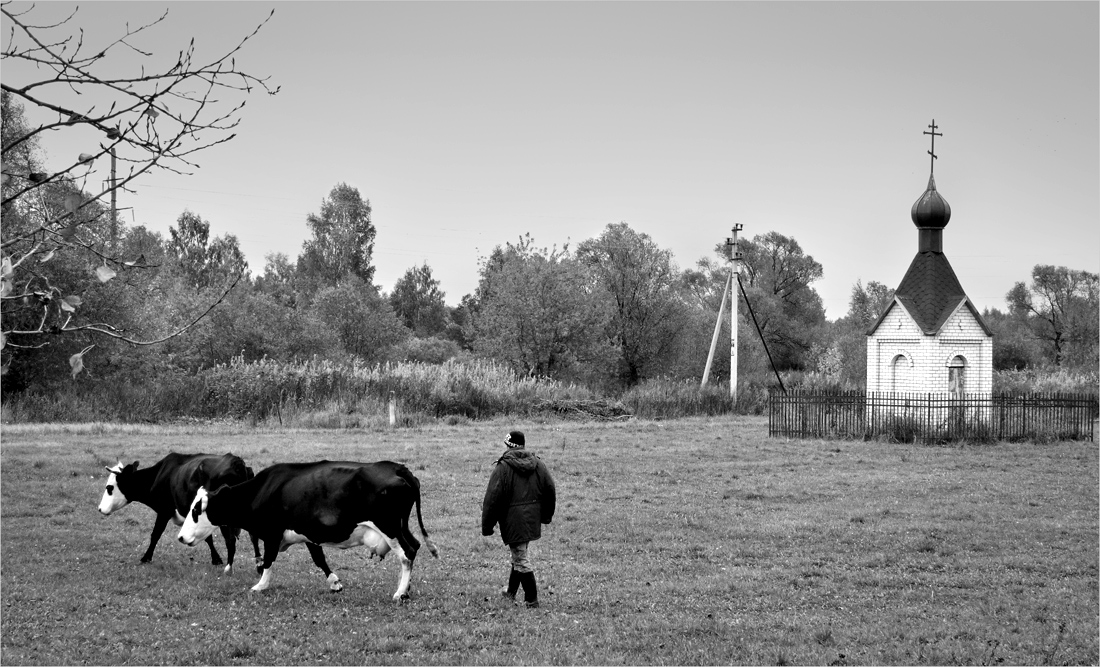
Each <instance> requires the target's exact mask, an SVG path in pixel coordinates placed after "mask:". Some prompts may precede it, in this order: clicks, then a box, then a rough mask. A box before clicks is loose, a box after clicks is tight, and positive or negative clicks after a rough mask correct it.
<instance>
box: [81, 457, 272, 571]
mask: <svg viewBox="0 0 1100 667" xmlns="http://www.w3.org/2000/svg"><path fill="white" fill-rule="evenodd" d="M107 472H109V473H111V474H110V476H108V477H107V486H106V488H105V489H104V491H103V498H102V499H101V500H100V501H99V511H100V512H101V513H103V514H104V515H107V514H110V513H112V512H114V511H115V510H118V509H121V508H123V507H125V506H126V505H127V504H129V503H131V502H139V503H142V504H144V505H148V506H149V507H151V508H152V509H153V511H154V512H156V513H157V519H156V521H155V522H154V523H153V532H152V533H151V534H150V535H149V548H148V549H146V551H145V555H143V556H142V557H141V562H142V563H148V562H149V561H151V560H152V559H153V550H154V549H156V547H157V541H158V540H159V539H160V536H161V534H163V533H164V529H165V528H166V527H167V526H168V522H169V521H173V522H175V523H176V525H183V515H184V514H185V513H186V512H187V510H188V509H190V508H191V501H192V499H194V497H195V492H196V491H198V490H199V489H200V488H201V487H202V485H203V483H216V484H238V483H240V482H244V481H247V480H249V479H251V478H252V477H254V474H253V472H252V468H249V467H248V466H246V465H245V464H244V461H243V460H242V459H241V458H240V457H238V456H234V455H232V454H226V455H225V456H211V455H209V454H177V453H175V452H172V453H171V454H169V455H168V456H165V457H164V458H163V459H161V460H160V461H157V462H156V463H155V464H153V465H152V466H150V467H148V468H144V469H142V470H138V462H137V461H134V462H133V463H131V464H129V465H126V466H123V465H122V462H121V461H119V462H118V464H117V465H116V466H114V467H113V468H107ZM239 534H240V531H239V530H236V529H233V528H222V535H223V536H224V537H225V550H226V552H227V554H226V555H227V557H228V559H229V562H228V564H227V565H226V566H225V571H226V573H229V572H231V571H232V568H233V556H234V553H235V552H236V548H237V535H239ZM206 543H207V544H209V545H210V562H211V563H213V564H214V565H221V564H222V559H221V556H219V555H218V550H217V549H215V548H214V538H213V536H207V538H206ZM252 548H253V549H254V550H255V552H256V571H257V572H259V571H260V563H261V559H260V545H259V541H258V540H257V539H256V538H255V537H252Z"/></svg>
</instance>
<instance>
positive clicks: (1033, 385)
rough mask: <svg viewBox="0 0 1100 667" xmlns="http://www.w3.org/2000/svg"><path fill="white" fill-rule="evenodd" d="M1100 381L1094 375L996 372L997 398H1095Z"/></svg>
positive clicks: (1057, 371) (1058, 370) (1029, 369)
mask: <svg viewBox="0 0 1100 667" xmlns="http://www.w3.org/2000/svg"><path fill="white" fill-rule="evenodd" d="M1098 381H1100V377H1098V373H1097V371H1096V370H1093V371H1079V372H1074V371H1068V370H1065V369H1057V370H1045V371H1044V370H1034V369H1031V368H1026V369H1023V370H1006V371H993V394H994V395H997V394H1011V395H1014V396H1016V395H1024V394H1047V393H1061V394H1095V393H1097V390H1098V385H1100V382H1098Z"/></svg>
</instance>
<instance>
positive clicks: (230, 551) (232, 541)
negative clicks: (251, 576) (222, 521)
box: [211, 526, 241, 574]
mask: <svg viewBox="0 0 1100 667" xmlns="http://www.w3.org/2000/svg"><path fill="white" fill-rule="evenodd" d="M240 532H241V531H240V529H237V528H227V527H225V526H222V537H224V538H225V560H226V565H225V574H232V573H233V556H234V555H236V553H237V535H238V534H239V533H240ZM211 544H213V542H211ZM215 565H217V563H215Z"/></svg>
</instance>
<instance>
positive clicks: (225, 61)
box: [0, 8, 1100, 394]
mask: <svg viewBox="0 0 1100 667" xmlns="http://www.w3.org/2000/svg"><path fill="white" fill-rule="evenodd" d="M4 12H5V17H7V18H8V19H9V21H11V22H12V23H13V24H14V26H15V28H17V29H19V30H22V31H24V32H26V34H27V35H28V36H34V41H32V42H31V46H25V47H20V46H18V44H16V43H14V42H13V43H12V44H10V45H8V46H6V47H5V52H4V56H5V58H18V57H26V58H29V59H36V58H41V57H42V55H41V53H40V52H39V51H38V49H37V47H35V46H34V44H36V43H43V41H42V40H41V38H39V36H38V35H37V34H36V33H35V32H34V31H35V30H36V29H35V28H33V27H32V26H30V24H24V23H23V22H22V16H21V15H17V14H11V13H10V12H9V11H8V9H7V8H5V9H4ZM162 18H163V17H162ZM261 25H262V24H261ZM51 27H52V28H55V29H56V28H63V27H64V23H61V24H57V25H54V26H51ZM149 27H150V26H145V27H143V28H139V29H137V30H133V31H130V30H129V28H128V29H127V30H128V34H127V37H131V36H132V35H134V34H137V33H140V32H141V31H142V30H145V29H147V28H149ZM258 29H259V28H257V30H258ZM39 30H40V29H39ZM12 34H13V35H15V34H16V31H15V30H13V33H12ZM253 34H255V33H253ZM245 41H247V38H246V39H245V40H244V41H242V45H243V44H244V42H245ZM118 43H121V40H120V42H116V43H115V44H116V45H117V44H118ZM237 48H238V49H239V48H240V46H238V47H237ZM21 49H22V50H21ZM235 51H236V49H234V50H233V51H230V52H229V53H227V54H226V55H225V56H224V57H223V58H222V59H221V60H218V61H215V64H214V65H212V66H206V67H192V65H191V61H190V60H189V59H188V58H185V57H184V56H183V54H181V59H180V62H179V63H177V64H176V65H175V66H173V67H171V68H169V69H167V70H166V71H164V72H162V73H161V74H151V73H149V72H146V71H145V70H142V75H141V76H140V77H135V78H133V79H125V80H114V81H110V82H109V83H108V84H107V85H108V86H109V87H110V88H111V89H112V90H114V91H120V90H121V91H123V92H124V93H125V94H124V95H123V97H124V99H126V100H135V99H136V100H137V102H128V104H130V106H129V107H126V108H124V109H123V110H122V111H121V112H120V111H118V110H117V106H114V105H113V106H111V107H110V108H109V109H108V110H105V111H100V112H98V113H97V112H96V111H95V108H94V107H93V108H90V109H83V110H76V109H70V108H67V107H64V106H62V105H60V104H57V103H53V102H49V101H47V99H46V97H47V96H45V95H44V94H42V93H40V92H39V84H41V85H42V86H43V87H44V86H45V84H48V83H52V81H51V80H49V79H45V80H43V81H42V82H37V83H32V84H28V85H25V86H23V87H13V86H9V85H8V84H4V85H3V89H2V91H0V93H2V100H0V101H2V112H3V127H2V135H3V136H2V144H3V192H2V206H3V216H2V230H0V245H2V270H0V288H2V312H0V358H2V360H0V363H2V370H3V385H2V387H3V392H4V393H5V394H8V393H12V392H32V393H35V392H41V393H48V392H50V391H53V390H55V389H57V388H58V387H60V386H62V385H63V384H64V383H66V382H68V383H71V382H74V381H75V382H85V383H87V382H91V383H95V382H127V383H139V384H140V383H142V382H149V381H156V380H157V378H158V377H161V376H163V375H165V374H187V373H196V372H198V371H200V370H201V369H203V368H211V367H214V366H217V365H219V364H227V363H229V362H230V361H231V360H239V361H245V362H247V361H254V360H260V359H265V358H266V359H273V360H278V361H295V360H312V359H327V360H334V361H344V360H350V359H355V360H359V361H361V362H365V363H369V364H377V363H385V362H393V361H420V362H425V363H441V362H444V361H447V360H451V359H459V360H462V359H472V358H481V359H490V360H494V361H496V362H500V363H503V364H506V365H507V366H509V367H511V368H512V369H513V370H515V371H516V373H518V374H519V375H521V376H525V377H535V378H551V379H554V380H559V381H565V382H574V383H577V384H582V385H585V386H587V387H590V388H592V389H593V390H596V391H600V392H606V393H612V394H614V393H621V392H623V391H626V390H629V389H631V388H633V387H636V386H638V385H639V384H642V383H644V382H646V381H647V380H651V379H656V378H662V379H672V380H689V379H690V380H698V379H699V378H700V377H701V375H702V372H703V365H704V362H705V360H706V358H707V352H708V348H709V346H710V341H711V335H712V331H713V329H714V327H715V317H716V315H717V313H718V310H719V302H720V300H721V299H722V296H723V290H724V286H725V284H726V281H727V278H728V276H729V272H730V269H731V263H730V255H729V248H728V247H727V246H726V245H725V244H718V245H716V247H715V251H714V254H713V255H712V256H710V257H704V258H700V259H699V260H697V261H696V262H695V264H694V265H693V266H692V267H690V268H686V269H681V268H680V267H679V266H677V264H676V262H675V261H674V258H673V256H672V254H671V252H670V251H668V250H667V249H663V248H660V247H659V246H658V245H657V244H656V243H655V242H654V241H653V239H652V238H650V237H649V236H648V235H647V234H644V233H641V232H639V231H637V230H634V229H632V228H631V227H630V225H629V224H627V223H626V222H618V223H613V224H609V225H607V226H606V228H605V229H604V230H603V231H602V232H601V233H600V234H599V235H598V236H596V237H594V238H590V239H586V240H583V241H581V242H580V243H578V244H577V245H576V247H575V248H574V247H571V246H570V245H569V244H566V245H564V246H562V247H560V248H559V247H557V246H553V247H549V248H548V247H539V246H538V245H537V243H536V241H535V239H533V238H532V237H531V236H530V235H529V234H525V235H523V236H521V237H519V238H518V239H515V240H514V241H506V242H504V243H502V244H501V245H498V246H496V247H495V248H494V249H493V250H492V251H491V252H490V253H489V256H488V257H483V258H480V259H479V261H478V265H477V267H476V269H475V268H474V267H471V270H476V271H477V272H478V277H479V281H478V285H477V288H476V290H475V291H474V293H472V294H468V295H465V296H463V297H462V299H461V300H460V302H459V304H458V305H457V306H448V305H447V303H446V301H445V296H446V294H445V293H444V291H443V289H442V286H441V284H440V282H439V281H438V280H436V279H435V278H434V276H433V275H432V269H431V267H430V266H428V265H427V264H426V263H425V264H421V265H419V266H413V267H410V268H409V269H408V270H407V271H406V272H405V274H404V275H403V276H402V277H401V278H400V279H399V280H398V281H397V282H396V283H395V284H394V285H393V286H392V288H391V289H390V290H389V291H386V290H385V289H384V287H383V286H380V285H376V284H375V283H374V271H375V267H374V265H373V253H374V247H375V240H376V239H375V236H376V235H375V227H374V224H373V222H372V220H371V206H370V201H369V199H366V198H365V197H363V195H362V194H361V193H360V191H359V190H358V189H357V188H356V187H354V186H352V185H349V184H347V183H338V184H336V185H335V186H334V187H333V188H332V190H331V191H330V192H329V193H328V194H327V196H325V197H324V198H323V199H322V201H321V204H320V207H319V210H318V211H317V212H316V213H310V214H308V215H307V216H306V219H305V220H304V221H303V222H304V223H305V226H306V229H307V230H308V233H309V235H308V238H307V240H306V241H305V242H304V243H303V244H302V248H301V251H300V252H299V254H298V256H297V257H296V258H291V257H288V256H287V255H285V254H270V255H268V256H267V257H265V263H264V266H263V267H262V269H258V270H257V269H254V268H253V267H250V266H249V263H248V262H247V260H246V258H245V257H244V255H243V253H242V252H241V250H240V246H239V243H238V241H237V239H236V237H235V236H233V235H232V234H225V235H222V236H216V237H212V236H211V233H210V223H209V222H208V221H207V220H204V219H203V217H202V215H201V212H199V211H192V210H184V211H182V212H181V213H180V215H179V217H178V218H177V219H176V221H175V224H174V225H172V226H171V227H170V228H169V232H168V234H167V235H162V234H159V233H156V232H153V231H150V230H149V229H147V228H146V227H144V226H127V225H126V224H124V223H122V222H120V221H119V220H117V217H116V216H115V215H113V212H112V210H111V209H110V208H109V207H108V205H107V204H106V201H107V200H108V197H107V195H108V194H109V193H110V192H111V191H117V190H118V189H120V188H123V187H124V186H125V184H126V183H128V182H130V181H131V180H133V179H135V178H137V177H139V176H140V175H141V174H143V173H145V172H146V171H148V170H149V169H153V168H161V169H164V168H168V169H172V170H176V171H180V172H181V173H183V172H185V169H186V168H187V167H188V166H190V165H191V164H192V163H191V162H190V155H191V152H193V151H194V150H199V149H203V148H210V147H213V146H216V145H217V144H219V143H221V142H223V141H227V140H229V139H231V138H232V135H229V136H226V135H225V132H226V131H227V130H231V129H232V128H233V127H235V125H236V120H235V114H236V113H237V111H238V110H239V109H240V108H241V107H243V102H241V103H239V104H233V103H232V102H230V104H231V107H230V108H229V109H228V110H216V109H207V105H208V104H212V102H210V98H209V97H201V96H199V97H195V96H186V97H185V99H187V100H192V101H193V100H196V99H197V100H199V102H198V104H199V106H198V107H197V108H195V109H193V110H191V112H190V113H189V114H187V115H184V114H182V113H181V110H180V108H179V105H180V102H179V100H176V99H174V98H172V99H169V98H166V97H165V96H164V95H165V94H164V92H163V91H164V87H163V85H160V84H163V82H164V81H165V80H171V81H174V82H175V83H176V84H182V83H184V82H187V81H189V80H192V79H194V80H197V81H201V82H204V85H207V86H209V87H210V88H212V89H218V90H220V91H221V92H226V91H225V90H223V89H228V90H229V91H236V92H239V93H241V94H242V95H247V94H248V93H249V92H250V91H251V90H252V89H253V87H260V88H262V89H263V90H266V91H267V92H268V93H270V94H275V93H277V88H269V87H268V86H267V84H266V83H265V81H266V80H265V79H259V78H256V77H252V76H250V75H248V74H245V73H243V72H237V71H235V70H234V69H233V68H232V65H231V63H232V62H233V61H232V55H233V53H235ZM55 52H56V53H65V52H64V51H63V50H61V51H56V50H55V51H52V52H50V53H55ZM78 53H79V52H78V51H77V53H76V54H71V55H65V56H57V57H58V58H60V60H59V61H58V62H57V63H55V64H56V66H57V67H58V68H60V69H62V70H64V71H70V72H76V73H77V74H74V75H73V81H75V83H72V82H71V83H70V85H72V86H74V87H75V86H77V85H80V84H83V85H88V86H93V87H94V86H97V85H98V86H103V85H105V84H104V79H102V78H101V77H98V76H96V75H94V74H93V72H92V68H93V66H94V65H95V64H96V63H97V62H98V61H99V59H101V58H102V57H103V56H104V53H105V52H104V53H99V54H96V55H94V56H91V57H89V58H87V59H82V58H80V57H79V55H78ZM78 74H79V75H82V76H84V77H85V79H84V80H81V79H80V76H78ZM227 78H228V81H227ZM229 81H235V82H236V83H230V82H229ZM26 104H31V105H37V106H41V107H44V108H47V109H49V110H50V111H52V112H55V113H57V114H58V120H57V122H54V123H46V124H39V125H34V124H32V123H29V122H28V121H27V117H26V114H25V111H24V105H26ZM206 112H209V113H210V115H211V118H210V119H209V120H203V119H204V115H203V114H204V113H206ZM78 126H91V127H94V128H96V129H99V130H101V131H103V132H104V136H105V142H104V143H101V144H100V146H99V149H98V150H99V152H98V153H97V154H89V155H85V154H81V155H79V156H77V157H75V158H74V160H73V162H72V164H70V165H65V166H62V167H61V168H57V167H56V166H48V165H46V164H45V160H44V157H43V155H42V151H41V150H40V148H39V146H38V139H39V137H40V136H42V133H44V132H46V131H50V130H60V131H65V130H69V129H72V128H74V127H78ZM183 137H189V138H191V139H193V140H194V141H196V142H198V146H197V147H194V148H192V149H187V150H186V151H185V150H183V149H181V148H180V145H181V144H180V143H179V140H180V139H181V138H183ZM108 153H110V155H111V157H112V159H114V158H115V157H116V156H118V155H120V154H121V156H122V159H124V160H125V164H128V165H130V166H129V171H128V172H127V173H126V176H125V177H124V178H123V179H120V181H112V182H111V183H110V184H109V186H108V187H107V188H106V189H104V190H101V191H98V192H96V191H89V185H88V184H89V182H90V178H89V173H90V172H89V169H90V168H89V167H88V164H89V163H92V162H95V161H96V160H97V159H98V158H100V157H103V156H105V155H107V154H108ZM740 250H741V252H742V254H743V264H742V267H743V268H742V271H741V275H740V278H741V284H742V286H743V289H744V298H745V299H746V300H747V301H748V303H747V304H743V306H748V307H742V308H740V309H739V310H740V314H741V321H740V322H739V324H738V326H739V340H740V341H741V353H740V354H739V359H740V364H741V366H740V368H739V369H738V373H739V377H742V378H757V379H759V378H764V377H765V376H767V375H768V374H769V373H770V372H771V370H772V369H771V368H769V366H770V364H773V363H774V365H775V368H776V370H777V371H781V372H786V373H788V374H792V373H793V374H798V375H800V376H801V377H803V378H804V379H806V380H808V381H812V382H816V383H818V384H824V385H829V386H835V387H844V388H860V387H862V386H863V381H864V378H865V375H866V351H865V333H866V331H867V329H868V328H869V327H870V326H871V324H872V323H873V322H874V321H875V319H876V318H877V317H878V316H879V315H880V314H881V313H882V311H883V309H884V308H885V307H886V306H887V305H888V304H889V302H890V301H891V300H892V298H893V291H892V290H891V289H890V288H888V287H887V286H885V285H883V284H882V283H879V282H875V281H869V282H868V283H867V284H866V285H864V284H863V283H862V281H857V283H856V284H855V285H853V287H852V290H851V297H850V301H849V308H848V312H847V313H846V314H845V316H843V317H841V318H840V319H838V320H836V321H832V322H830V321H828V320H827V319H826V317H825V310H824V307H823V305H822V301H821V298H820V296H819V295H818V293H817V292H816V290H815V289H814V283H815V282H817V281H818V280H820V279H821V278H822V276H823V275H824V269H823V267H822V266H821V264H820V263H818V262H817V261H816V260H814V258H813V257H812V256H811V255H809V254H807V253H805V252H804V251H803V249H802V248H801V246H800V245H799V244H798V242H797V241H796V240H795V239H794V238H792V237H790V236H786V235H784V234H781V233H779V232H775V231H771V232H767V233H765V234H760V235H757V236H755V237H753V238H751V239H744V240H742V241H741V243H740ZM750 308H751V313H752V316H751V318H750V315H749V309H750ZM1097 312H1098V309H1097V275H1096V274H1094V273H1089V272H1086V271H1077V270H1071V269H1068V268H1066V267H1055V266H1046V265H1040V266H1036V267H1035V268H1034V270H1033V272H1032V276H1031V282H1030V284H1028V283H1026V282H1020V283H1017V284H1016V285H1015V286H1014V287H1013V289H1012V290H1011V291H1009V292H1008V294H1007V295H1006V310H1005V311H1003V312H1002V311H1000V310H987V311H986V312H985V313H984V314H983V315H984V318H985V319H986V321H987V323H988V324H989V325H990V327H991V328H992V329H993V331H994V333H995V335H996V336H997V337H996V338H995V344H994V350H995V358H994V367H995V368H996V369H1013V368H1015V369H1024V368H1029V369H1050V368H1068V369H1081V370H1084V371H1086V372H1090V373H1093V374H1095V371H1096V367H1097V358H1098V357H1097V341H1098V338H1100V335H1098V332H1097V321H1098V316H1097ZM728 326H729V324H728V322H724V323H722V325H721V330H720V335H721V336H722V337H723V339H724V340H729V329H728ZM765 346H766V348H767V353H765ZM711 376H712V377H713V378H714V381H715V382H723V381H726V382H728V378H729V368H728V364H726V365H725V366H723V365H722V364H718V365H717V366H716V367H715V369H714V370H713V371H712V373H711Z"/></svg>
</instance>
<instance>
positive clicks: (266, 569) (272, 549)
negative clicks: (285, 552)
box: [252, 538, 282, 592]
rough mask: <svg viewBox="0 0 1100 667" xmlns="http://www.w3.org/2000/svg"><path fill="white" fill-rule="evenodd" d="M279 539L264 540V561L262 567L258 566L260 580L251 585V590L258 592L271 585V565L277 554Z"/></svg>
mask: <svg viewBox="0 0 1100 667" xmlns="http://www.w3.org/2000/svg"><path fill="white" fill-rule="evenodd" d="M281 541H282V539H281V538H276V539H274V540H264V561H263V567H262V568H260V570H261V571H260V580H259V581H258V582H256V585H255V586H253V587H252V590H254V591H257V592H259V591H262V590H266V589H267V587H268V586H270V585H271V566H272V565H273V564H274V563H275V558H277V557H278V555H279V543H280V542H281Z"/></svg>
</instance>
